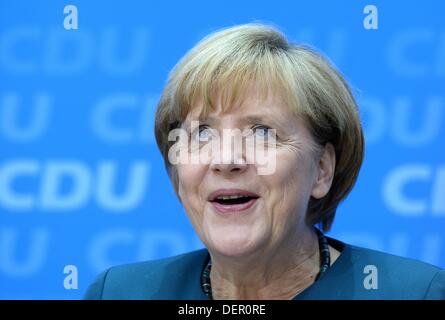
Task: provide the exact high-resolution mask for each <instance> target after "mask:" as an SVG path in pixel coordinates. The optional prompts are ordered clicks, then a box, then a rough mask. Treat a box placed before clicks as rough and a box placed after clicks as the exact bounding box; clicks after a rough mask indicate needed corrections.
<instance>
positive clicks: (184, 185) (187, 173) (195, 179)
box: [177, 164, 206, 205]
mask: <svg viewBox="0 0 445 320" xmlns="http://www.w3.org/2000/svg"><path fill="white" fill-rule="evenodd" d="M177 172H178V194H179V197H180V198H181V200H182V202H183V203H184V204H189V203H190V204H192V205H196V202H197V201H198V200H199V196H200V193H199V192H200V186H201V182H202V181H203V179H204V175H205V172H206V169H205V166H202V165H189V164H186V165H178V166H177Z"/></svg>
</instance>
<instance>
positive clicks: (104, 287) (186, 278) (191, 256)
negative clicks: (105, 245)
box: [85, 249, 208, 300]
mask: <svg viewBox="0 0 445 320" xmlns="http://www.w3.org/2000/svg"><path fill="white" fill-rule="evenodd" d="M207 255H208V252H207V250H206V249H201V250H196V251H192V252H189V253H185V254H181V255H177V256H173V257H169V258H165V259H159V260H152V261H145V262H138V263H131V264H126V265H120V266H115V267H111V268H109V269H108V270H106V271H104V272H102V273H101V274H100V275H99V276H98V277H97V279H96V281H95V282H93V283H92V284H91V285H90V287H89V288H88V291H87V293H86V294H85V299H158V300H162V299H197V297H196V293H197V292H196V291H198V290H197V289H199V283H200V282H199V280H200V279H199V277H200V272H201V270H202V267H203V264H204V263H205V261H206V258H207ZM197 284H198V285H197Z"/></svg>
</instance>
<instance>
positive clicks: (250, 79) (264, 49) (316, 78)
mask: <svg viewBox="0 0 445 320" xmlns="http://www.w3.org/2000/svg"><path fill="white" fill-rule="evenodd" d="M252 85H255V86H256V88H258V89H259V90H258V91H259V92H263V93H264V95H265V96H264V97H266V96H267V94H268V92H270V90H271V91H272V92H274V93H280V94H281V95H282V97H283V99H284V102H286V103H287V105H288V106H289V107H290V108H291V110H292V111H293V112H294V113H295V114H296V115H298V116H301V117H302V118H303V119H304V120H305V121H306V123H307V124H308V127H309V130H310V131H311V133H312V135H313V138H314V141H315V142H316V143H317V144H318V145H319V146H320V147H323V146H324V145H325V144H326V143H331V144H332V145H333V146H334V148H335V154H336V167H335V173H334V178H333V182H332V186H331V189H330V191H329V192H328V194H327V195H326V196H325V197H323V198H321V199H315V198H311V199H310V201H309V204H308V210H307V218H308V221H309V222H310V223H311V224H320V225H321V227H322V229H323V230H324V231H328V230H329V229H330V227H331V224H332V222H333V219H334V216H335V212H336V208H337V206H338V205H339V203H340V202H341V201H342V200H343V199H344V198H345V197H346V196H347V195H348V194H349V192H350V191H351V189H352V187H353V185H354V184H355V181H356V180H357V177H358V173H359V170H360V166H361V164H362V161H363V156H364V139H363V130H362V126H361V123H360V118H359V116H358V108H357V104H356V102H355V99H354V97H353V95H352V93H351V90H350V88H349V86H348V84H347V82H346V81H345V80H344V78H343V77H342V76H341V74H340V73H339V72H338V71H337V70H336V69H335V68H334V67H333V66H332V65H331V64H330V63H329V62H328V61H327V60H326V59H325V58H323V57H322V56H321V55H320V54H319V53H317V52H316V51H315V50H313V49H311V48H309V47H307V46H302V45H295V44H292V43H290V42H289V41H288V40H287V39H286V37H285V36H284V35H283V34H282V33H281V32H280V31H278V30H277V29H276V28H275V27H271V26H267V25H262V24H246V25H240V26H235V27H231V28H228V29H224V30H221V31H219V32H216V33H213V34H210V35H209V36H207V37H206V38H204V39H203V40H202V41H201V42H199V43H198V44H197V45H196V46H195V47H194V48H193V49H191V50H190V52H188V53H187V54H186V55H185V56H184V57H183V58H182V59H181V61H179V63H178V64H177V65H176V66H175V67H174V68H173V70H172V72H171V73H170V75H169V78H168V81H167V84H166V86H165V88H164V91H163V92H162V95H161V98H160V101H159V103H158V106H157V111H156V116H155V135H156V141H157V144H158V147H159V149H160V151H161V154H162V156H163V158H164V163H165V166H166V169H167V171H168V173H169V176H170V178H171V180H172V183H173V186H174V188H175V191H176V193H177V187H178V177H177V172H176V169H175V167H174V166H171V164H170V162H169V161H168V150H169V148H170V147H171V145H172V142H170V141H168V133H169V132H170V130H171V129H173V128H175V127H177V126H179V125H180V124H181V123H182V122H183V121H184V120H185V118H186V117H187V115H188V114H189V112H190V111H192V110H195V108H196V106H197V105H198V104H199V103H200V102H201V104H202V105H203V106H202V109H201V110H200V111H199V114H200V116H203V117H205V116H206V114H208V113H209V112H210V111H211V110H214V108H215V99H216V95H217V93H219V97H223V99H224V101H223V103H221V106H222V111H223V112H225V111H227V110H228V109H229V108H231V107H233V106H234V105H235V103H234V102H238V101H240V100H242V99H243V97H245V96H246V92H247V90H248V89H249V88H250V87H251V86H252Z"/></svg>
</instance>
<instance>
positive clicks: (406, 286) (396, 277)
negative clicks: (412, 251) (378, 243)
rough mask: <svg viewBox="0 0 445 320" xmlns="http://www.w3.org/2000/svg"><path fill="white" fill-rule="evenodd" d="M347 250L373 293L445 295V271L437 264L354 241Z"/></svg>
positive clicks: (408, 296) (387, 295)
mask: <svg viewBox="0 0 445 320" xmlns="http://www.w3.org/2000/svg"><path fill="white" fill-rule="evenodd" d="M344 253H345V254H346V255H348V257H347V258H348V259H349V263H350V264H352V266H350V267H352V270H353V272H354V274H355V275H357V277H358V279H359V280H360V281H357V282H358V283H357V286H359V287H361V289H365V291H366V295H369V296H370V297H373V296H375V297H378V298H379V299H445V271H444V270H442V269H440V268H438V267H436V266H434V265H431V264H428V263H425V262H421V261H418V260H414V259H409V258H404V257H400V256H396V255H392V254H388V253H384V252H380V251H376V250H371V249H366V248H361V247H357V246H352V245H345V250H344ZM366 295H365V296H366Z"/></svg>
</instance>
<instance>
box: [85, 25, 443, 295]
mask: <svg viewBox="0 0 445 320" xmlns="http://www.w3.org/2000/svg"><path fill="white" fill-rule="evenodd" d="M227 132H229V134H228V135H227V134H226V133H227ZM155 133H156V138H157V143H158V146H159V148H160V151H161V153H162V155H163V157H164V160H165V165H166V168H167V170H168V173H169V176H170V178H171V180H172V184H173V186H174V188H175V191H176V194H177V196H178V198H179V200H180V201H181V203H182V205H183V206H184V208H185V211H186V213H187V215H188V217H189V219H190V221H191V223H192V224H193V227H194V228H195V230H196V232H197V233H198V235H199V237H200V238H201V240H202V242H203V243H204V244H205V246H206V249H203V250H198V251H195V252H191V253H187V254H183V255H180V256H176V257H172V258H168V259H162V260H156V261H149V262H144V263H136V264H130V265H125V266H119V267H113V268H110V269H109V270H107V271H105V272H104V273H103V274H102V275H100V276H99V278H98V279H97V281H96V282H95V283H94V284H92V285H91V286H90V289H89V291H88V293H87V295H86V298H90V299H424V298H426V299H443V298H445V273H444V271H442V270H440V269H439V268H437V267H434V266H431V265H428V264H425V263H422V262H418V261H414V260H410V259H405V258H401V257H396V256H392V255H388V254H385V253H380V252H376V251H372V250H368V249H363V248H358V247H354V246H351V245H348V244H344V243H342V242H339V241H337V240H334V239H330V238H327V237H325V236H324V235H323V232H326V231H328V230H329V229H330V227H331V225H332V222H333V220H334V216H335V212H336V208H337V206H338V205H339V203H340V202H341V201H342V200H343V199H344V198H345V197H346V196H347V195H348V193H349V192H350V191H351V189H352V187H353V185H354V183H355V181H356V179H357V176H358V173H359V169H360V166H361V163H362V160H363V153H364V140H363V133H362V127H361V124H360V119H359V117H358V112H357V106H356V103H355V100H354V98H353V96H352V94H351V92H350V89H349V87H348V85H347V83H346V82H345V80H344V79H343V77H342V76H341V75H340V74H339V73H338V72H337V71H336V70H335V69H334V68H333V67H332V66H331V65H330V64H329V63H328V62H327V61H326V60H325V59H323V58H322V57H321V56H320V55H319V54H318V53H316V52H314V51H313V50H311V49H309V48H306V47H302V46H296V45H293V44H291V43H289V42H288V41H287V40H286V38H285V37H284V36H283V35H282V34H281V33H280V32H279V31H277V30H275V29H274V28H272V27H269V26H264V25H257V24H249V25H242V26H236V27H233V28H229V29H225V30H222V31H220V32H217V33H214V34H212V35H210V36H209V37H207V38H205V39H204V40H203V41H201V42H200V43H199V44H198V45H197V46H196V47H195V48H193V49H192V50H191V51H190V52H189V53H188V54H187V55H186V56H185V57H184V58H183V59H182V60H181V61H180V62H179V64H178V65H177V66H176V67H175V68H174V70H173V71H172V73H171V75H170V77H169V80H168V83H167V85H166V87H165V89H164V92H163V94H162V96H161V99H160V101H159V105H158V109H157V113H156V124H155ZM227 137H228V138H227ZM234 140H235V141H238V142H240V141H241V145H242V147H241V148H240V147H239V144H238V147H236V148H235V147H234ZM259 151H261V152H259ZM315 226H319V227H320V229H321V230H319V229H318V228H316V227H315Z"/></svg>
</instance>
